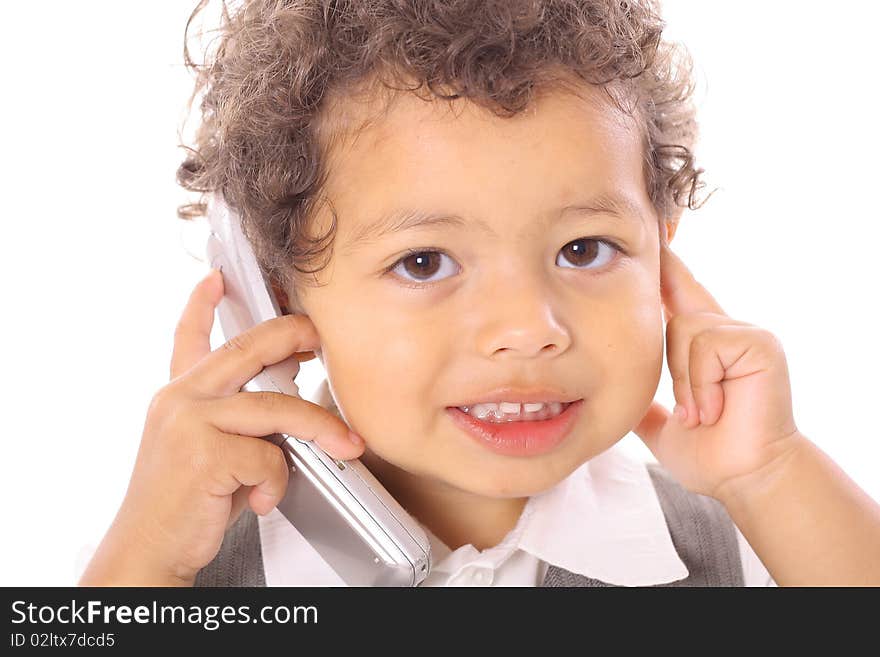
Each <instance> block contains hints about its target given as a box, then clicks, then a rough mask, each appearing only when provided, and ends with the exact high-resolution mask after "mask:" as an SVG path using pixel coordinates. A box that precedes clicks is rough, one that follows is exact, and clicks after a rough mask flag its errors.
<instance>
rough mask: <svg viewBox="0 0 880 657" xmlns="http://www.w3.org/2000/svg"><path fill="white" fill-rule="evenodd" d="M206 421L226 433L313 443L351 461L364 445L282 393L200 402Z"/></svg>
mask: <svg viewBox="0 0 880 657" xmlns="http://www.w3.org/2000/svg"><path fill="white" fill-rule="evenodd" d="M199 407H200V408H201V409H202V411H201V412H202V413H203V417H205V419H206V420H207V421H208V422H210V423H211V424H212V425H213V426H214V427H216V428H217V429H219V430H220V431H222V432H224V433H233V434H241V435H245V436H254V437H263V436H269V435H271V434H276V433H277V434H286V435H288V436H292V437H294V438H299V439H300V440H306V441H309V440H314V441H315V442H316V443H317V444H318V445H319V446H320V447H321V449H323V450H324V451H325V452H327V454H329V455H330V456H331V457H332V458H335V459H337V460H343V461H348V460H351V459H355V458H358V457H360V455H361V454H363V452H364V447H365V445H364V443H363V441H359V442H358V443H355V442H353V441H352V439H351V438H350V435H351V431H350V430H349V428H348V426H347V425H346V424H345V422H343V421H342V420H340V419H339V418H338V417H336V416H335V415H333V414H332V413H331V412H330V411H328V410H327V409H325V408H323V407H322V406H319V405H318V404H314V403H312V402H310V401H308V400H305V399H300V398H298V397H293V396H291V395H285V394H283V393H280V392H268V391H264V392H239V393H236V394H233V395H230V396H228V397H220V398H215V399H206V400H201V401H200V402H199Z"/></svg>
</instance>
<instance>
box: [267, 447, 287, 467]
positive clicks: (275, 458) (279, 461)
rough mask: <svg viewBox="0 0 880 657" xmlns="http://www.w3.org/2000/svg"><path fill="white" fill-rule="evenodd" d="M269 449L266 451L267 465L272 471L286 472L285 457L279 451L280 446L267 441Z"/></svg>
mask: <svg viewBox="0 0 880 657" xmlns="http://www.w3.org/2000/svg"><path fill="white" fill-rule="evenodd" d="M267 445H268V447H269V449H268V450H267V453H266V460H267V465H268V466H269V468H270V469H271V471H272V472H285V473H286V472H287V459H285V458H284V454H283V453H282V452H281V448H280V447H278V446H277V445H273V444H272V443H267Z"/></svg>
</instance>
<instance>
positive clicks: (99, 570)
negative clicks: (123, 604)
mask: <svg viewBox="0 0 880 657" xmlns="http://www.w3.org/2000/svg"><path fill="white" fill-rule="evenodd" d="M194 581H195V574H188V573H178V572H176V571H175V569H174V568H173V567H171V566H169V565H168V564H167V563H165V561H164V560H163V559H161V558H160V557H158V556H157V555H156V553H155V552H154V551H153V550H151V549H150V547H149V542H148V541H146V540H145V539H144V537H143V536H142V535H141V533H140V532H137V531H132V530H126V528H125V527H123V526H122V523H121V522H119V519H118V518H117V520H115V521H114V523H113V525H111V527H110V529H109V530H108V531H107V534H106V535H105V536H104V539H103V540H102V541H101V544H100V545H99V546H98V549H97V550H96V551H95V554H94V555H93V556H92V558H91V560H90V561H89V564H88V566H87V567H86V569H85V571H83V574H82V576H81V578H80V580H79V582H78V584H79V586H173V587H186V586H192V585H193V582H194Z"/></svg>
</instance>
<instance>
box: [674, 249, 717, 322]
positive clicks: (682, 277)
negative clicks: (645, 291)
mask: <svg viewBox="0 0 880 657" xmlns="http://www.w3.org/2000/svg"><path fill="white" fill-rule="evenodd" d="M660 294H661V298H662V300H663V308H664V311H665V316H666V321H669V320H671V319H672V318H673V317H675V316H676V315H683V314H687V313H699V312H707V313H715V314H718V315H726V314H727V313H725V312H724V310H723V309H722V308H721V306H720V305H719V304H718V302H717V301H715V298H714V297H713V296H712V295H711V294H709V291H708V290H707V289H706V288H704V287H703V286H702V285H700V283H698V282H697V279H696V278H694V275H693V274H692V273H691V272H690V270H689V269H688V268H687V267H686V266H685V264H684V262H683V261H682V260H681V258H679V257H678V256H677V255H676V254H675V253H673V252H672V250H671V249H670V248H669V245H667V244H666V243H665V242H663V241H662V240H661V242H660Z"/></svg>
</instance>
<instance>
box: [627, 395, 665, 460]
mask: <svg viewBox="0 0 880 657" xmlns="http://www.w3.org/2000/svg"><path fill="white" fill-rule="evenodd" d="M669 418H670V413H669V411H667V410H666V409H665V408H664V407H663V406H662V405H661V404H658V403H657V402H655V401H652V402H651V405H650V406H649V407H648V412H647V413H645V416H644V417H643V418H642V419H641V421H640V422H639V423H638V425H636V427H635V429H633V433H634V434H636V435H637V436H638V437H639V438H641V439H642V442H643V443H645V446H646V447H647V448H648V449H649V450H651V454H653V455H654V458H655V459H657V461H660V456H659V454H658V449H657V447H658V442H659V438H660V432H661V431H662V430H663V427H664V426H665V425H666V422H667V421H668V420H669Z"/></svg>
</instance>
